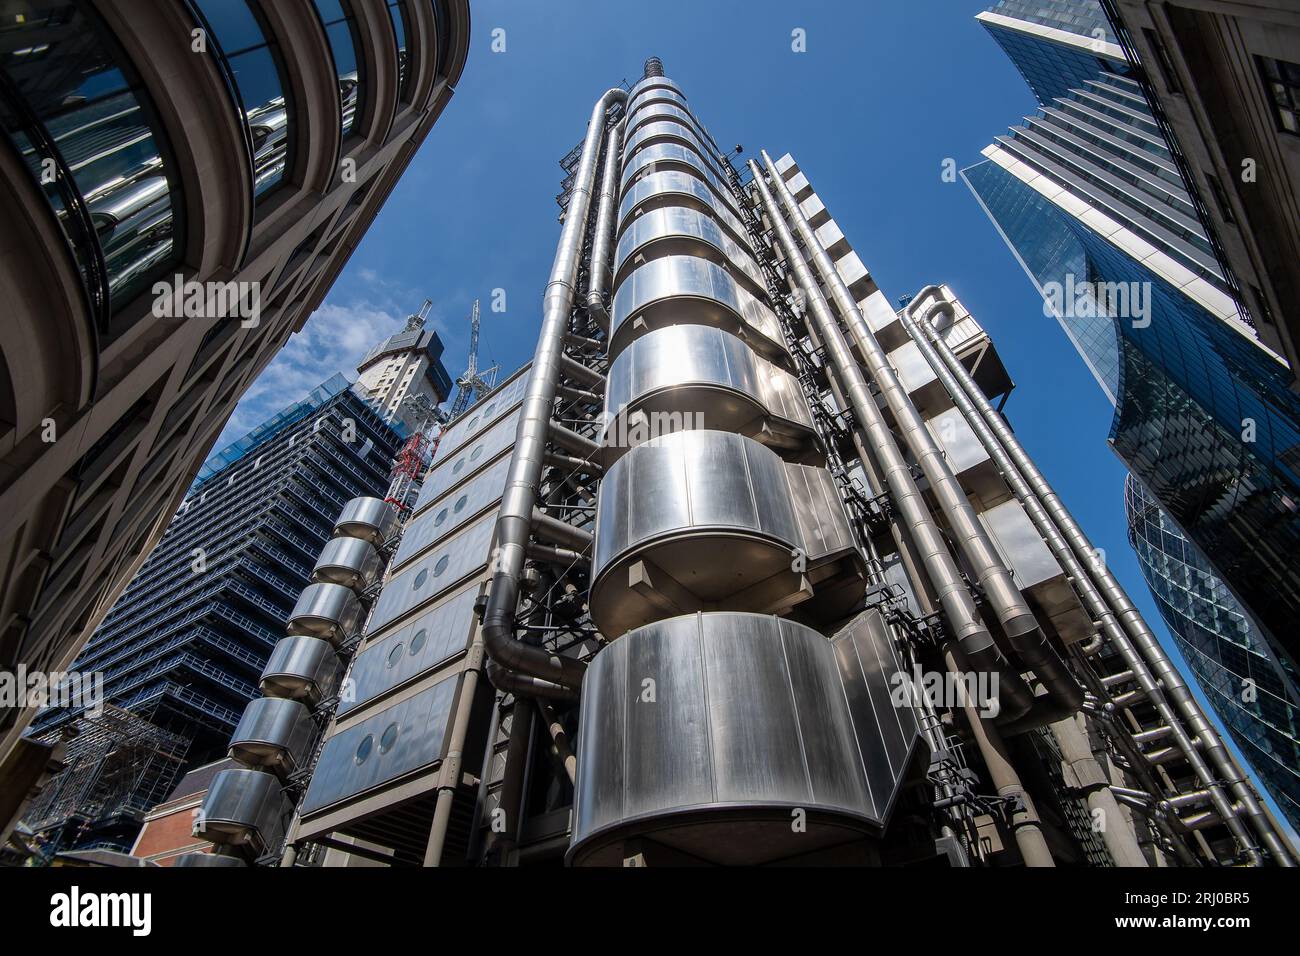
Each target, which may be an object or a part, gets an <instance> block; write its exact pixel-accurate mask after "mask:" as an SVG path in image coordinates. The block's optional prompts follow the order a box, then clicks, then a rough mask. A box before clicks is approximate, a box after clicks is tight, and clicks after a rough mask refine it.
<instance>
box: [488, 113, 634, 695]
mask: <svg viewBox="0 0 1300 956" xmlns="http://www.w3.org/2000/svg"><path fill="white" fill-rule="evenodd" d="M626 102H627V92H626V91H624V90H621V89H611V90H608V91H607V92H606V93H605V94H604V95H603V96H601V98H600V99H599V100H597V102H596V105H595V106H594V107H593V108H592V111H591V120H590V122H589V123H588V125H587V136H586V139H585V140H584V142H583V146H582V154H581V159H580V160H579V163H578V170H577V173H576V174H575V176H574V182H573V191H572V193H571V194H570V197H569V207H568V210H567V212H566V214H565V217H564V228H563V229H562V230H561V232H560V240H559V243H558V245H557V246H556V251H555V261H554V263H553V264H552V266H551V277H550V281H549V282H548V283H547V285H546V293H545V295H544V297H543V300H542V329H541V334H540V335H539V336H538V340H537V350H536V352H535V353H534V355H533V365H532V368H531V369H530V371H529V376H528V387H527V391H526V393H525V397H524V403H523V407H522V409H521V410H520V415H519V425H518V427H517V428H516V430H515V447H514V451H513V452H512V453H511V456H510V470H509V473H508V477H507V479H506V489H505V495H504V497H503V498H502V501H501V510H500V512H499V514H498V516H497V522H496V540H497V547H498V552H497V570H496V572H495V573H494V574H493V575H492V583H491V589H490V591H489V594H488V601H487V607H486V608H485V610H484V612H483V627H482V633H483V641H484V645H485V647H486V649H487V652H488V656H489V657H490V658H491V659H492V661H493V662H494V664H495V665H496V666H495V667H493V668H492V669H491V670H490V672H489V676H493V675H495V676H493V683H494V684H495V685H496V686H497V687H498V688H499V689H502V690H511V691H512V692H513V691H515V690H518V692H519V693H524V694H530V695H534V696H536V695H542V694H545V695H546V696H564V695H565V694H568V695H569V696H572V695H573V694H574V692H575V691H576V689H577V688H578V687H579V686H581V683H582V674H583V671H585V670H586V665H585V663H583V662H582V661H579V660H576V659H574V658H569V657H562V656H560V655H558V654H552V653H550V652H548V651H546V650H545V649H544V648H540V647H534V646H533V645H530V644H524V643H523V642H521V641H519V640H518V639H517V638H516V636H515V614H516V611H517V610H518V603H519V575H520V573H521V572H522V571H523V567H524V561H525V559H526V558H527V547H528V539H529V537H530V535H531V534H532V519H533V507H534V505H535V504H536V501H537V489H538V484H539V482H540V481H541V476H542V468H543V465H544V464H545V460H546V443H547V436H548V432H549V429H550V422H551V413H552V411H553V407H554V404H555V395H556V387H557V386H558V384H559V379H560V375H561V372H562V370H563V367H564V359H565V358H566V356H565V355H564V338H565V334H566V333H567V332H568V327H569V316H570V313H571V312H572V311H573V304H574V298H575V286H576V284H577V280H578V267H579V263H580V259H581V257H582V245H583V238H584V236H585V233H586V230H587V221H588V216H589V212H590V207H591V191H592V186H593V184H594V182H595V178H596V167H597V165H598V164H599V162H600V155H601V144H602V140H604V139H605V114H606V113H607V112H608V111H609V109H610V107H612V106H614V105H615V104H617V103H626ZM612 133H613V131H611V134H612ZM570 361H572V360H570ZM573 364H577V363H573ZM507 670H511V671H516V672H518V673H517V674H515V675H511V677H510V678H509V679H507V677H506V675H505V674H504V673H503V672H504V671H507ZM498 679H500V680H502V681H505V682H506V683H507V684H508V685H509V686H503V684H502V683H498Z"/></svg>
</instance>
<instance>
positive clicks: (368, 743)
mask: <svg viewBox="0 0 1300 956" xmlns="http://www.w3.org/2000/svg"><path fill="white" fill-rule="evenodd" d="M374 749H375V738H374V735H373V734H366V735H365V737H363V738H362V739H361V743H359V744H357V752H356V756H355V757H354V759H355V760H356V762H357V766H358V767H359V766H361V765H362V764H363V763H365V762H366V758H367V757H369V756H370V751H372V750H374Z"/></svg>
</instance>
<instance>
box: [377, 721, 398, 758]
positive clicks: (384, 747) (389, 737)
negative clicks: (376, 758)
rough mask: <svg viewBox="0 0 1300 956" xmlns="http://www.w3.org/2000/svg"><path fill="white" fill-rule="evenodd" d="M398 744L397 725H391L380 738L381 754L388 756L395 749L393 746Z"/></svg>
mask: <svg viewBox="0 0 1300 956" xmlns="http://www.w3.org/2000/svg"><path fill="white" fill-rule="evenodd" d="M395 743H397V724H395V723H394V724H389V725H388V727H387V729H385V730H384V735H383V736H382V737H380V738H379V752H380V753H381V754H386V753H388V751H390V750H392V749H393V744H395Z"/></svg>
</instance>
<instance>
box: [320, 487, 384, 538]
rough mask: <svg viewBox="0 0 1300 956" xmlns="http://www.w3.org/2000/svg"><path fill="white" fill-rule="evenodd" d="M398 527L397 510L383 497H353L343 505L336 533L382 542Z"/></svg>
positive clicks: (336, 524)
mask: <svg viewBox="0 0 1300 956" xmlns="http://www.w3.org/2000/svg"><path fill="white" fill-rule="evenodd" d="M396 529H397V512H396V510H394V508H393V506H392V505H390V504H389V503H388V502H386V501H384V500H383V499H382V498H371V497H366V496H363V497H360V498H353V499H352V500H351V501H349V502H348V503H347V504H345V505H344V506H343V511H342V512H340V514H339V518H338V521H336V522H335V523H334V533H335V534H344V535H349V536H351V537H354V538H361V539H363V540H366V541H369V542H371V543H372V544H381V543H382V542H383V541H384V540H385V539H386V538H387V537H388V536H389V535H391V534H392V533H393V532H394V531H395V530H396Z"/></svg>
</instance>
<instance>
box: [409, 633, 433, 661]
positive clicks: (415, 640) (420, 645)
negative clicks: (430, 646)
mask: <svg viewBox="0 0 1300 956" xmlns="http://www.w3.org/2000/svg"><path fill="white" fill-rule="evenodd" d="M428 638H429V633H428V631H426V630H425V629H424V628H420V629H419V630H418V631H416V632H415V636H414V637H412V638H411V651H410V654H411V656H412V657H414V656H415V655H416V654H418V653H420V651H422V650H423V649H424V642H425V641H426V640H428Z"/></svg>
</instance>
